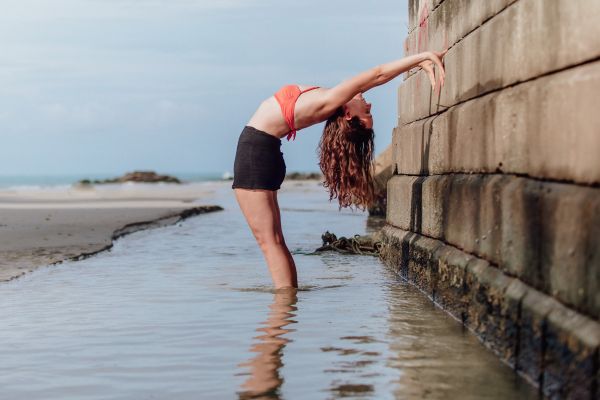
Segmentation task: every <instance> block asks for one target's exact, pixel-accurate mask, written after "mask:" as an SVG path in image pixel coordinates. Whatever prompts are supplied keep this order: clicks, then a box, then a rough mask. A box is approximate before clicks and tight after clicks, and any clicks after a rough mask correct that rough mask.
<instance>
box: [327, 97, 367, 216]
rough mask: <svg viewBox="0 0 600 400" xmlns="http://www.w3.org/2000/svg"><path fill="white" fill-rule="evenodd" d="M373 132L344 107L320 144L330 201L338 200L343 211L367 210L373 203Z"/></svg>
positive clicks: (333, 117)
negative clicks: (348, 209)
mask: <svg viewBox="0 0 600 400" xmlns="http://www.w3.org/2000/svg"><path fill="white" fill-rule="evenodd" d="M374 137H375V134H374V132H373V129H367V128H366V127H365V126H364V125H363V123H362V122H361V121H360V119H359V118H358V117H353V118H352V119H350V120H348V119H346V118H345V116H344V109H343V107H340V108H339V109H338V110H337V111H336V112H335V113H334V114H333V115H332V116H331V117H329V119H328V120H327V123H326V124H325V128H324V129H323V135H322V136H321V140H320V141H319V148H318V150H317V152H318V154H319V166H320V167H321V171H322V172H323V176H324V181H323V186H324V187H325V188H327V190H328V191H329V200H332V199H335V198H337V199H338V202H339V204H340V208H342V207H350V206H352V205H354V206H356V207H358V208H360V209H363V210H364V209H365V208H367V207H368V206H369V205H371V204H372V203H373V200H374V189H373V175H372V168H373V166H372V164H373V147H374V145H373V139H374Z"/></svg>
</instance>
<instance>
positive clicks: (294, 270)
mask: <svg viewBox="0 0 600 400" xmlns="http://www.w3.org/2000/svg"><path fill="white" fill-rule="evenodd" d="M277 193H278V192H273V198H274V199H275V208H276V209H277V229H279V234H280V235H281V237H282V238H283V231H282V229H281V212H280V211H279V203H278V202H277ZM283 247H284V249H285V252H286V254H287V257H288V262H289V263H290V265H291V266H292V271H293V273H294V276H293V281H294V282H295V284H294V287H295V288H297V287H298V275H297V272H296V263H295V262H294V258H293V257H292V254H291V253H290V250H289V249H288V248H287V246H286V245H285V241H284V246H283Z"/></svg>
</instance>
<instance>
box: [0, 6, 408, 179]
mask: <svg viewBox="0 0 600 400" xmlns="http://www.w3.org/2000/svg"><path fill="white" fill-rule="evenodd" d="M407 21H408V18H407V5H406V0H377V1H365V0H362V1H359V0H327V1H324V0H302V1H286V0H2V13H1V14H0V48H1V49H2V51H1V52H0V88H1V89H0V90H1V91H2V95H1V96H0V138H1V143H2V145H1V146H0V174H3V175H11V174H65V173H70V174H79V173H86V174H92V173H110V174H120V173H123V172H125V171H128V170H132V169H154V170H158V171H159V172H172V173H176V172H200V173H202V172H217V173H223V172H225V171H231V170H232V169H233V166H232V164H233V157H234V154H235V146H236V143H237V138H238V136H239V133H240V132H241V130H242V128H243V126H244V125H245V124H246V122H247V121H248V119H249V118H250V116H251V115H252V114H253V113H254V111H255V109H256V107H257V106H258V104H259V103H260V101H262V100H263V99H264V98H266V97H268V96H270V95H272V94H273V92H275V91H276V90H277V89H278V88H279V87H281V86H282V85H284V84H288V83H299V84H307V85H318V86H327V87H330V86H333V85H335V84H337V83H338V82H340V81H341V80H343V79H346V78H348V77H350V76H352V75H354V74H356V73H359V72H361V71H362V70H364V69H368V68H370V67H372V66H375V65H377V64H380V63H383V62H386V61H391V60H393V59H395V58H400V57H402V56H403V41H404V38H405V36H406V31H407ZM400 82H401V80H400V79H399V78H398V79H396V80H394V81H392V82H391V83H389V84H388V85H386V86H384V87H380V88H375V89H373V90H372V91H370V92H368V93H367V94H366V95H365V97H366V99H367V100H368V101H370V102H372V103H373V109H372V113H373V115H374V119H375V133H376V150H377V151H378V152H379V151H382V150H383V149H384V148H385V147H386V146H387V145H388V144H389V143H390V142H391V130H392V128H393V127H394V126H395V124H396V119H397V112H396V110H397V98H396V91H397V88H398V85H399V84H400ZM321 130H322V124H320V125H317V126H315V127H311V128H308V129H305V130H302V131H300V132H299V134H298V137H297V138H296V141H295V142H290V143H287V142H286V141H285V140H284V142H286V143H284V145H283V152H284V154H285V158H286V163H287V165H288V171H315V170H318V166H317V159H316V155H315V149H316V146H317V143H318V140H319V136H320V134H321Z"/></svg>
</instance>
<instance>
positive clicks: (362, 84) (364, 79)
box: [326, 50, 446, 110]
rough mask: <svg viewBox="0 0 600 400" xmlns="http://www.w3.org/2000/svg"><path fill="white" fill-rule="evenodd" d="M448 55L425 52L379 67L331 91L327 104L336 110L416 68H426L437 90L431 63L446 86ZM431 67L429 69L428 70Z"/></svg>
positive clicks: (327, 95) (328, 93)
mask: <svg viewBox="0 0 600 400" xmlns="http://www.w3.org/2000/svg"><path fill="white" fill-rule="evenodd" d="M445 54H446V50H445V51H442V52H430V51H428V52H424V53H419V54H415V55H412V56H408V57H405V58H401V59H399V60H396V61H392V62H389V63H386V64H381V65H378V66H376V67H374V68H371V69H369V70H368V71H364V72H362V73H360V74H358V75H356V76H354V77H352V78H350V79H348V80H345V81H344V82H342V83H340V84H339V85H337V86H335V87H333V88H331V89H329V90H328V91H327V93H326V104H327V108H328V109H330V110H335V109H337V108H338V107H341V106H342V105H344V104H346V103H347V102H348V101H350V100H351V99H352V98H353V97H354V96H356V95H357V94H358V93H364V92H366V91H367V90H369V89H372V88H374V87H376V86H380V85H383V84H384V83H387V82H389V81H391V80H392V79H394V78H395V77H397V76H398V75H400V74H402V73H403V72H406V71H408V70H409V69H411V68H414V67H416V66H421V67H424V66H425V65H426V67H424V68H423V69H424V70H425V71H426V72H427V73H428V75H429V78H430V80H431V85H432V87H433V88H434V89H435V87H436V79H435V75H434V73H433V69H432V68H430V65H431V64H430V63H433V64H435V65H436V66H437V67H438V73H439V87H440V88H441V87H442V86H443V85H444V76H445V72H444V65H443V64H442V59H443V57H444V55H445ZM428 67H429V68H428Z"/></svg>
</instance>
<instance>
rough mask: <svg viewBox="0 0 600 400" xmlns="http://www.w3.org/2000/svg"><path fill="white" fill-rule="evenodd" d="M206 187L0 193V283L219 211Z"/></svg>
mask: <svg viewBox="0 0 600 400" xmlns="http://www.w3.org/2000/svg"><path fill="white" fill-rule="evenodd" d="M211 193H212V189H211V187H210V185H207V184H202V183H190V184H183V185H174V184H115V185H88V186H77V185H74V186H58V187H48V188H26V187H24V188H13V189H3V190H0V238H1V240H0V282H2V281H9V280H12V279H15V278H17V277H19V276H21V275H23V274H25V273H28V272H30V271H33V270H35V269H36V268H39V267H41V266H46V265H49V264H54V263H58V262H61V261H64V260H67V259H78V258H83V257H86V256H89V255H91V254H94V253H97V252H99V251H103V250H106V249H108V248H110V247H111V246H112V242H113V240H115V239H116V238H118V237H120V236H123V235H125V234H127V233H131V232H134V231H137V230H141V229H147V228H152V227H158V226H164V225H168V224H173V223H176V222H178V221H180V220H181V219H184V218H187V217H189V216H192V215H196V214H199V213H204V212H210V211H216V210H219V209H220V207H217V206H208V205H206V204H205V203H204V201H205V200H206V199H207V197H210V194H211Z"/></svg>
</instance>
